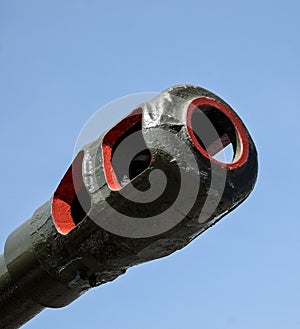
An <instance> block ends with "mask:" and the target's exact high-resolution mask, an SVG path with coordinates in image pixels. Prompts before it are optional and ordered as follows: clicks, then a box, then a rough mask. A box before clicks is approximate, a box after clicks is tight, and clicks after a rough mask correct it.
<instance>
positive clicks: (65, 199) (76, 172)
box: [52, 151, 84, 234]
mask: <svg viewBox="0 0 300 329" xmlns="http://www.w3.org/2000/svg"><path fill="white" fill-rule="evenodd" d="M83 156H84V152H83V151H80V152H79V153H78V155H77V156H76V158H75V160H74V161H73V163H72V164H71V166H70V167H69V169H68V171H67V172H66V174H65V176H64V177H63V179H62V180H61V182H60V184H59V186H58V188H57V189H56V191H55V193H54V195H53V199H52V218H53V222H54V225H55V227H56V229H57V230H58V232H60V233H61V234H68V233H69V232H70V231H72V230H73V229H74V228H75V227H76V223H75V222H74V220H73V217H72V213H71V207H72V203H73V202H74V200H75V198H76V196H77V193H78V191H79V190H80V188H81V187H82V186H83V180H82V173H81V169H82V160H83Z"/></svg>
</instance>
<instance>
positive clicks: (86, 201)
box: [71, 185, 91, 225]
mask: <svg viewBox="0 0 300 329" xmlns="http://www.w3.org/2000/svg"><path fill="white" fill-rule="evenodd" d="M90 208H91V198H90V195H89V194H88V192H87V190H86V188H85V186H84V185H82V187H81V188H80V190H79V192H78V193H77V194H76V197H75V199H74V201H73V202H72V204H71V216H72V219H73V221H74V223H75V224H76V225H77V224H79V223H80V222H81V221H82V220H83V219H84V217H85V216H86V214H87V213H88V212H89V210H90Z"/></svg>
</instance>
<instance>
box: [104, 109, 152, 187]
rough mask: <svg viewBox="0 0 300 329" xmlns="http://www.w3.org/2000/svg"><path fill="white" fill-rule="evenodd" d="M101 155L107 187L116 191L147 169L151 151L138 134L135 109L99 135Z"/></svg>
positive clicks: (139, 127) (138, 116)
mask: <svg viewBox="0 0 300 329" xmlns="http://www.w3.org/2000/svg"><path fill="white" fill-rule="evenodd" d="M102 156H103V162H104V172H105V176H106V180H107V183H108V185H109V187H110V188H111V189H113V190H118V189H120V188H121V187H122V186H124V185H126V184H127V183H128V182H129V181H131V180H133V179H134V178H135V177H136V176H138V175H139V174H141V173H142V172H143V171H144V170H145V169H147V168H148V167H149V165H150V163H151V153H150V151H149V149H148V148H147V146H146V144H145V141H144V138H143V134H142V114H141V111H140V110H139V109H138V110H135V111H134V112H133V113H131V114H130V115H129V116H128V117H126V118H125V119H123V120H122V121H121V122H119V123H118V124H117V125H116V126H114V127H113V128H112V129H111V130H109V131H108V132H107V133H106V135H105V136H104V138H103V144H102Z"/></svg>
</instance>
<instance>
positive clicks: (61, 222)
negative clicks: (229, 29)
mask: <svg viewBox="0 0 300 329" xmlns="http://www.w3.org/2000/svg"><path fill="white" fill-rule="evenodd" d="M198 98H201V101H200V103H201V102H203V101H204V103H205V102H206V103H207V104H208V105H209V104H213V105H211V106H212V107H214V106H215V107H219V108H220V109H219V110H220V111H221V110H222V106H224V108H225V109H226V111H227V112H226V115H227V117H229V119H230V120H231V124H232V127H234V129H235V130H236V131H235V135H234V136H235V137H232V136H233V135H232V136H231V133H232V132H231V131H230V130H228V129H227V128H226V127H225V128H226V129H227V130H226V129H225V128H224V131H223V130H222V129H221V128H222V127H221V128H220V129H219V128H218V129H219V130H220V131H219V132H218V134H219V135H220V136H219V137H220V139H221V142H222V143H223V146H224V145H226V144H228V141H227V140H229V138H235V140H234V141H233V140H232V143H233V144H235V145H234V147H235V153H236V157H235V159H234V160H233V161H232V162H230V163H229V164H228V163H222V162H220V161H217V160H214V159H212V156H210V155H209V154H208V153H207V152H208V150H209V149H208V148H207V149H206V151H205V150H204V151H203V150H202V146H201V145H200V144H199V143H200V141H197V140H196V137H195V136H194V139H193V136H192V135H193V133H192V131H189V129H190V126H189V125H187V121H188V111H189V105H190V104H191V102H193V101H194V100H195V99H198ZM211 100H212V101H211ZM209 102H211V103H209ZM206 103H205V104H206ZM207 104H206V106H208V105H207ZM230 116H231V117H230ZM128 118H129V119H128ZM128 118H127V119H126V118H125V119H124V120H123V121H122V122H123V123H122V122H121V124H120V125H119V126H118V129H115V130H112V131H110V132H108V133H107V134H104V135H103V136H102V137H100V138H99V139H98V140H96V141H94V142H92V143H91V144H89V145H87V146H85V147H84V149H83V150H82V151H81V153H80V154H79V155H78V156H77V158H76V159H75V160H74V162H73V166H71V169H70V170H69V171H68V172H67V174H66V175H65V177H64V178H63V180H62V182H61V184H60V185H59V187H58V189H57V190H56V192H55V193H54V197H53V198H51V200H49V201H48V202H46V203H45V204H44V205H43V206H42V207H40V208H39V209H38V210H37V211H36V212H35V213H34V214H33V216H32V218H31V219H29V220H28V221H27V222H25V223H24V224H23V225H22V226H21V227H20V228H18V229H17V230H16V231H14V232H13V233H12V234H11V235H10V236H9V237H8V239H7V242H6V245H5V251H4V255H2V256H0V328H18V327H19V326H21V325H22V324H23V323H25V322H26V321H28V320H29V319H30V318H32V317H33V316H35V315H36V314H37V313H38V312H40V311H41V310H42V309H43V308H45V307H62V306H65V305H68V304H69V303H71V302H72V301H73V300H74V299H76V298H77V297H79V296H80V295H82V294H83V293H84V292H86V291H87V290H89V289H90V288H92V287H95V286H99V285H101V284H103V283H106V282H108V281H112V280H114V279H115V278H117V277H118V276H119V275H121V274H124V273H125V271H126V270H127V269H128V268H129V267H131V266H134V265H136V264H139V263H142V262H145V261H150V260H153V259H157V258H160V257H164V256H167V255H169V254H171V253H173V252H175V251H176V250H178V249H181V248H183V247H184V246H185V245H187V244H188V243H189V242H190V241H191V240H193V239H194V238H195V237H197V236H198V235H199V234H200V233H202V232H203V231H205V230H206V229H207V228H209V227H210V226H212V225H213V224H215V223H216V222H217V221H218V220H220V219H221V218H222V217H223V216H224V215H225V214H227V213H228V212H230V211H231V210H232V209H234V208H235V207H236V206H238V205H239V204H240V203H241V202H242V201H243V200H245V199H246V197H247V196H248V195H249V194H250V192H251V191H252V189H253V187H254V184H255V181H256V176H257V153H256V149H255V145H254V143H253V141H252V139H251V137H250V135H249V133H248V131H247V129H246V128H245V126H244V125H243V123H242V122H241V120H240V119H239V118H238V116H237V115H236V114H235V112H234V111H233V110H232V109H231V108H230V107H229V106H228V105H227V104H226V103H225V102H224V101H223V100H222V99H221V98H219V97H218V96H216V95H214V94H212V93H211V92H209V91H207V90H205V89H202V88H200V87H196V86H190V85H181V86H175V87H173V88H170V89H168V90H166V91H165V92H163V93H161V94H160V95H159V96H157V97H156V98H155V99H153V100H152V101H149V102H147V103H145V104H142V105H141V106H140V107H139V108H138V110H136V111H135V112H134V113H133V114H131V116H129V117H128ZM229 119H228V120H229ZM139 122H140V123H139ZM138 124H141V127H140V128H141V130H140V133H141V135H139V136H138V135H137V137H136V138H135V140H136V141H137V140H138V139H139V138H141V136H142V139H143V140H142V143H144V144H145V146H146V148H147V150H146V152H144V153H140V155H139V156H138V157H136V158H135V160H134V161H136V162H137V163H139V161H140V162H141V163H142V164H143V161H144V163H146V164H147V165H146V166H145V168H142V167H139V166H138V167H136V168H134V169H135V170H138V171H137V172H136V171H134V170H133V171H132V172H133V178H131V179H129V178H128V177H126V175H124V177H123V178H122V175H123V173H122V170H123V169H122V163H120V168H117V165H118V164H115V165H114V164H113V159H112V157H113V152H114V150H113V147H114V145H112V144H114V142H115V141H116V140H117V139H118V138H120V137H122V134H126V131H128V130H130V129H131V128H132V127H136V126H135V125H138ZM220 125H221V124H220ZM132 129H133V128H132ZM232 129H233V128H232ZM221 130H222V131H221ZM109 134H111V136H110V135H109ZM224 134H225V135H224ZM127 135H128V133H127ZM128 136H129V135H128ZM128 136H127V137H128ZM224 136H225V137H224ZM128 138H129V137H128ZM213 139H214V138H211V141H213ZM136 143H137V147H142V145H138V142H136ZM197 143H198V144H199V145H197ZM210 143H211V142H210ZM211 144H212V143H211ZM213 147H214V149H218V147H217V148H216V147H215V146H213ZM213 147H211V148H213ZM115 152H116V151H115ZM128 152H130V148H129V149H128ZM212 154H213V153H212ZM106 157H107V158H106ZM147 157H148V158H149V159H148V158H147ZM145 159H146V160H147V159H148V160H147V161H149V163H148V162H145V161H146V160H145ZM122 161H123V160H122ZM122 161H121V160H120V162H122ZM140 168H142V169H143V170H142V171H141V172H139V170H140ZM157 170H160V171H163V173H164V175H165V177H166V186H165V188H164V189H163V191H162V193H161V194H160V196H159V197H158V198H156V199H154V200H152V199H151V197H153V195H154V196H155V195H157V194H159V193H158V192H157V191H156V192H155V191H154V192H153V194H152V195H151V193H150V192H149V193H148V194H149V195H146V197H145V200H143V202H137V201H132V200H141V199H142V198H143V197H144V196H143V195H144V194H143V193H146V192H147V191H151V188H155V186H156V185H160V184H161V177H160V176H159V175H158V176H155V175H154V176H153V175H152V174H153V173H155V172H156V173H157ZM224 173H225V175H224ZM151 175H152V176H151ZM213 175H214V177H212V176H213ZM126 179H127V180H126ZM149 179H150V181H151V184H152V185H151V186H150V184H149ZM212 180H214V181H215V182H217V183H218V182H222V181H223V186H221V188H220V189H219V188H218V186H217V185H218V184H217V183H216V186H215V187H214V186H213V184H212ZM128 181H129V182H130V183H131V184H128ZM221 185H222V184H221ZM212 186H213V187H212ZM182 191H183V193H182V194H183V195H184V196H183V197H182V199H180V198H179V197H178V195H180V193H181V192H182ZM146 194H147V193H146ZM208 196H210V198H211V203H210V204H207V203H206V200H207V197H208ZM76 198H77V199H81V200H80V202H79V203H81V205H80V206H79V204H78V202H77V201H78V200H77V199H76ZM76 200H77V201H76ZM178 200H179V201H178ZM186 204H188V205H189V206H188V207H187V208H186ZM75 205H76V206H75ZM205 207H207V211H206V212H205V214H207V215H205V214H204V215H203V213H202V211H203V208H205ZM210 210H211V211H210ZM209 211H210V213H209ZM149 218H151V221H149ZM129 220H131V221H129ZM147 221H148V222H147ZM128 223H129V224H128Z"/></svg>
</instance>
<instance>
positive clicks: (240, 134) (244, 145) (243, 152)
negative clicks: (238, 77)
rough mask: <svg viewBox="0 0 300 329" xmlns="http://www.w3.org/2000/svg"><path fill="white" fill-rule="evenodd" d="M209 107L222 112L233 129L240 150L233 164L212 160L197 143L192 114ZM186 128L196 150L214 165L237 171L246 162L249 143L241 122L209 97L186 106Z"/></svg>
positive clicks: (232, 113)
mask: <svg viewBox="0 0 300 329" xmlns="http://www.w3.org/2000/svg"><path fill="white" fill-rule="evenodd" d="M204 106H210V107H214V108H216V109H217V110H219V111H220V112H222V113H223V114H224V115H225V116H226V117H227V118H228V119H229V120H230V121H231V123H232V124H233V127H234V129H235V131H236V135H237V139H238V140H237V143H239V146H240V150H239V156H238V158H237V159H235V160H234V161H233V162H229V163H225V162H221V161H218V160H216V159H214V158H213V157H212V156H211V155H210V154H209V153H208V152H207V151H206V150H205V149H204V148H203V147H202V146H201V145H200V143H199V142H198V140H197V138H196V136H195V133H194V131H193V127H192V114H193V112H194V111H195V110H196V109H198V108H201V107H204ZM186 127H187V131H188V133H189V135H190V138H191V140H192V142H193V143H194V145H195V147H196V148H197V150H198V151H199V152H200V153H201V154H202V155H204V156H205V157H206V158H207V159H208V160H210V161H213V162H215V163H218V164H221V165H223V166H226V167H227V168H230V169H238V168H240V167H242V166H243V165H244V164H245V163H246V162H247V160H248V157H249V141H248V134H247V132H246V129H245V127H244V125H243V123H242V122H241V120H240V119H239V118H238V117H237V115H236V114H235V113H234V112H233V111H232V110H231V109H230V108H229V107H228V106H226V105H225V104H223V103H221V102H219V101H217V100H216V99H213V98H209V97H204V96H203V97H199V98H196V99H194V100H193V101H192V102H191V103H190V104H189V106H188V110H187V118H186Z"/></svg>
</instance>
